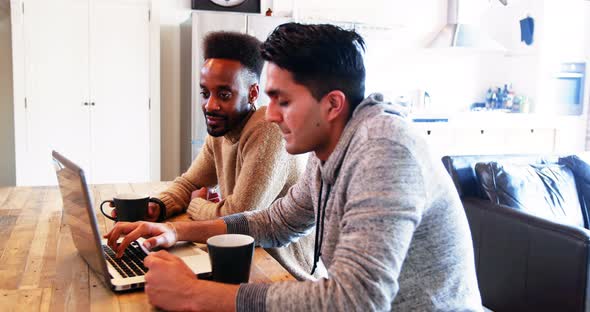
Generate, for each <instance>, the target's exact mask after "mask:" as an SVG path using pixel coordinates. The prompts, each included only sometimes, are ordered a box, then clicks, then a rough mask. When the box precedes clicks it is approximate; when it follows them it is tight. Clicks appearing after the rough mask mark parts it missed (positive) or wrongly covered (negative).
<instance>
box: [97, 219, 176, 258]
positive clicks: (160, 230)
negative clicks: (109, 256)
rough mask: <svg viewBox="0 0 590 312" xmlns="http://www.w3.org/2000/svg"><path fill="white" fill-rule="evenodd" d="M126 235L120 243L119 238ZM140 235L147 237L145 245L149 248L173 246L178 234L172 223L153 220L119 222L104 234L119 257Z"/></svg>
mask: <svg viewBox="0 0 590 312" xmlns="http://www.w3.org/2000/svg"><path fill="white" fill-rule="evenodd" d="M122 235H124V236H125V237H124V238H123V240H122V241H121V243H120V244H117V240H118V239H119V237H120V236H122ZM140 237H144V238H147V239H146V240H145V241H144V242H143V245H144V247H145V248H147V249H151V248H154V247H156V246H160V247H171V246H173V245H174V244H176V241H177V234H176V230H175V229H174V226H173V225H172V223H153V222H144V221H139V222H133V223H129V222H117V223H115V226H114V227H113V228H112V229H111V230H110V231H109V232H108V233H107V234H105V235H104V238H106V239H108V245H109V246H110V247H111V248H112V249H113V251H115V253H116V256H117V258H120V257H121V256H122V255H123V252H124V251H125V249H126V248H127V246H129V244H131V242H133V241H135V240H137V239H138V238H140Z"/></svg>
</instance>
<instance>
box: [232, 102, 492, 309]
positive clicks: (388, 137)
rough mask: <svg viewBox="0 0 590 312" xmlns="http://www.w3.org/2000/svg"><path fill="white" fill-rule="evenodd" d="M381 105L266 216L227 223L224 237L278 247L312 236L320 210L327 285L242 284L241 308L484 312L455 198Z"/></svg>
mask: <svg viewBox="0 0 590 312" xmlns="http://www.w3.org/2000/svg"><path fill="white" fill-rule="evenodd" d="M382 101H383V100H382V96H381V95H380V94H373V95H371V96H369V97H368V98H367V99H365V100H364V101H363V102H362V103H361V104H360V105H359V106H358V107H357V108H356V110H355V111H354V114H353V116H352V118H351V119H350V120H349V121H348V123H347V125H346V127H345V129H344V131H343V133H342V135H341V137H340V140H339V141H338V143H337V146H336V148H335V150H334V151H333V152H332V154H331V155H330V156H329V158H328V159H327V160H326V161H325V162H324V163H323V164H322V162H321V161H320V160H319V159H318V158H317V157H315V156H313V155H312V156H311V157H310V159H309V161H308V164H307V168H306V170H305V173H304V175H303V177H302V178H301V179H300V181H298V182H297V184H295V185H294V186H293V187H291V189H290V190H289V192H288V193H287V195H286V196H285V197H283V198H281V199H279V200H277V201H275V202H274V203H273V205H272V206H271V207H270V208H269V209H267V210H261V211H256V212H246V213H242V214H237V215H232V216H228V217H225V218H224V221H225V222H226V224H227V229H228V232H229V233H242V234H248V235H251V236H253V237H254V238H255V239H256V241H257V243H258V244H260V245H261V246H263V247H278V246H284V245H287V244H289V243H290V242H293V241H296V240H297V239H298V238H300V237H303V236H304V235H306V234H307V233H309V231H310V230H311V229H312V228H313V227H314V226H315V225H316V218H317V213H318V209H319V208H320V207H321V208H322V209H319V210H320V212H322V213H324V218H323V219H324V220H323V231H322V227H321V226H320V227H319V228H318V230H319V231H320V233H323V237H321V238H322V239H321V241H322V245H321V260H322V262H323V264H324V265H325V267H326V269H327V272H328V278H322V279H319V280H317V281H304V282H294V281H293V282H279V283H274V284H242V285H241V286H240V288H239V290H238V295H237V299H236V300H237V302H236V304H237V310H238V311H279V312H285V311H393V310H395V311H482V306H481V299H480V294H479V290H478V287H477V279H476V275H475V265H474V258H473V247H472V241H471V235H470V232H469V226H468V224H467V219H466V217H465V212H464V210H463V207H462V205H461V201H460V199H459V196H458V195H457V191H456V190H455V188H454V186H453V183H452V181H451V179H450V177H449V175H448V174H447V173H446V171H445V170H444V167H443V165H442V162H441V160H440V159H434V158H432V157H431V155H430V153H429V151H428V148H427V146H426V142H425V140H424V139H423V138H421V137H420V136H419V135H418V133H417V132H416V131H415V130H413V129H412V128H411V126H410V125H409V123H408V122H406V121H405V119H404V118H403V117H401V116H400V115H402V114H401V113H400V111H399V110H396V109H395V108H394V107H393V106H392V105H391V104H389V103H384V102H382ZM320 190H321V191H320ZM320 192H321V193H320ZM320 204H321V206H320ZM324 210H325V212H323V211H324ZM320 221H321V220H320ZM319 224H320V225H321V222H320V223H319Z"/></svg>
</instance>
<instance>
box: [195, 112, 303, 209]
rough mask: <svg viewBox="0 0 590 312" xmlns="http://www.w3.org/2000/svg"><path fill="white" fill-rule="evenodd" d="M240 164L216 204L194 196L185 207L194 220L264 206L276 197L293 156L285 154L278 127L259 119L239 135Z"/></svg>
mask: <svg viewBox="0 0 590 312" xmlns="http://www.w3.org/2000/svg"><path fill="white" fill-rule="evenodd" d="M240 145H241V146H240V147H239V148H240V149H241V152H240V154H241V156H240V155H239V156H238V157H241V158H242V167H241V169H240V172H239V173H238V177H237V179H236V183H235V187H234V189H233V192H232V193H231V194H229V195H227V196H224V198H223V200H221V201H220V202H219V203H213V202H210V201H206V200H204V199H201V198H195V199H194V200H193V201H191V203H190V205H189V207H188V213H189V214H190V216H191V218H192V219H194V220H211V219H215V218H219V217H222V216H227V215H231V214H235V213H239V212H244V211H250V210H260V209H266V208H268V207H269V206H270V205H271V204H272V202H273V201H274V200H275V199H276V198H277V197H278V196H279V194H280V192H281V191H282V190H283V188H284V187H285V184H286V183H287V179H288V178H289V173H290V172H292V171H293V170H290V166H295V158H294V156H292V155H289V154H288V153H287V152H286V150H285V146H284V142H283V139H282V136H281V133H280V130H279V128H278V127H277V126H276V125H274V124H272V123H269V122H259V123H257V124H255V125H253V126H251V127H248V129H247V130H246V129H245V130H244V132H243V133H242V138H240Z"/></svg>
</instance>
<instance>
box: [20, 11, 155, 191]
mask: <svg viewBox="0 0 590 312" xmlns="http://www.w3.org/2000/svg"><path fill="white" fill-rule="evenodd" d="M150 5H151V4H150V2H149V1H147V0H146V1H141V0H138V1H123V0H56V1H44V0H27V1H12V3H11V8H12V30H13V63H14V89H15V92H14V94H15V96H14V106H15V145H16V147H15V148H16V180H17V185H51V184H55V183H56V178H55V172H54V168H53V166H52V163H51V157H50V153H51V150H53V149H55V150H57V151H59V152H61V153H63V154H64V155H66V156H68V157H69V158H71V159H72V160H74V161H75V162H77V163H78V164H79V165H80V166H81V167H82V168H83V169H84V170H85V171H86V173H87V175H88V176H87V179H88V180H89V181H90V182H91V183H117V182H141V181H149V180H159V170H157V172H158V173H156V174H154V171H155V170H154V169H153V168H152V165H153V163H159V154H157V153H154V152H153V150H152V149H151V147H152V145H153V144H157V145H158V149H159V143H154V138H155V139H156V140H159V135H158V133H159V123H158V124H157V125H155V127H154V124H153V122H152V120H153V117H154V116H153V115H154V114H157V115H158V118H159V111H155V110H152V109H151V106H152V102H157V100H155V99H154V98H152V93H153V91H154V89H155V87H154V80H153V79H151V75H153V68H154V66H155V67H157V66H159V63H158V60H157V57H155V56H157V55H158V54H157V53H156V54H154V48H156V49H158V50H159V47H158V46H157V45H154V44H153V33H152V32H153V24H152V19H151V12H150ZM158 85H159V81H158ZM155 86H156V87H157V85H155ZM158 153H159V151H158ZM154 158H156V159H154Z"/></svg>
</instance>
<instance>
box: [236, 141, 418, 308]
mask: <svg viewBox="0 0 590 312" xmlns="http://www.w3.org/2000/svg"><path fill="white" fill-rule="evenodd" d="M370 143H371V144H367V145H365V146H364V147H363V148H359V150H362V151H361V152H359V151H356V152H355V154H356V156H357V157H354V160H351V161H352V164H351V165H350V166H349V167H348V168H347V172H341V173H340V175H344V176H340V177H339V178H344V179H347V180H348V181H349V183H347V186H346V189H342V190H338V191H340V192H346V196H347V200H346V204H345V207H344V214H343V215H342V216H341V218H339V220H337V221H336V220H335V221H332V220H327V221H326V222H330V221H332V222H339V229H340V235H339V238H338V242H337V244H336V246H335V251H334V255H333V258H332V259H331V262H330V265H329V268H328V275H329V278H328V279H320V280H319V281H317V282H311V281H306V282H280V283H276V284H272V285H271V286H269V287H268V289H267V290H264V289H263V288H264V287H261V286H260V285H257V284H243V285H242V286H240V294H242V295H241V296H238V302H237V306H238V307H247V309H250V310H252V311H254V310H256V308H257V307H259V306H260V302H261V301H262V298H261V296H262V295H263V294H265V295H264V296H265V298H264V301H265V310H266V311H352V310H359V311H389V310H390V309H391V304H392V302H393V300H394V298H395V296H396V294H397V292H398V290H399V284H398V278H399V275H400V271H401V267H402V264H403V262H404V259H405V257H406V254H407V251H408V249H409V246H410V242H411V241H412V237H413V233H414V231H415V229H416V227H417V225H418V224H419V223H420V220H421V215H422V211H423V209H424V205H425V202H426V200H427V199H426V196H427V194H426V192H425V187H424V183H423V182H424V181H423V174H422V170H421V166H420V165H419V163H418V161H417V160H416V159H415V158H414V157H413V156H412V154H411V153H410V152H409V151H408V150H407V149H406V148H405V147H403V146H400V145H396V144H395V143H393V144H392V142H389V141H387V140H381V141H379V142H370ZM335 191H336V190H335ZM408 270H411V268H408ZM242 288H244V289H242ZM249 288H253V289H252V290H250V289H249ZM261 288H262V289H261ZM253 293H255V294H258V295H257V296H249V295H247V294H253ZM256 311H261V310H256Z"/></svg>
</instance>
